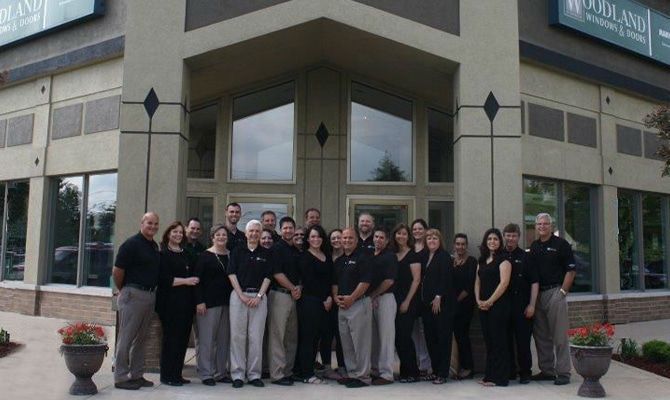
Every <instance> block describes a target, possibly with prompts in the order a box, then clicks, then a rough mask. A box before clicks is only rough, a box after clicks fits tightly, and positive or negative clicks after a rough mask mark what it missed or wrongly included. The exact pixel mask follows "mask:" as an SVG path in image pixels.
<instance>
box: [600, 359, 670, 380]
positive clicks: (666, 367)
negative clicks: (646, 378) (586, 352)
mask: <svg viewBox="0 0 670 400" xmlns="http://www.w3.org/2000/svg"><path fill="white" fill-rule="evenodd" d="M612 359H613V360H616V361H620V362H622V363H624V364H628V365H632V366H633V367H636V368H640V369H643V370H645V371H649V372H651V373H654V374H656V375H660V376H664V377H666V378H670V363H655V362H651V361H649V360H647V359H645V358H642V357H633V358H627V359H625V360H622V359H621V356H619V355H618V354H613V355H612Z"/></svg>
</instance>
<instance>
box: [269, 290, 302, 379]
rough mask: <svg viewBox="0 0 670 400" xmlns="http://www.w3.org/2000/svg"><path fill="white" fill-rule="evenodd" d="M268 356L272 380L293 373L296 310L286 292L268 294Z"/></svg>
mask: <svg viewBox="0 0 670 400" xmlns="http://www.w3.org/2000/svg"><path fill="white" fill-rule="evenodd" d="M268 302H269V304H270V306H269V311H268V320H269V324H268V326H269V329H270V332H269V333H268V334H269V337H268V357H269V360H268V361H269V367H270V378H272V380H273V381H276V380H278V379H281V378H284V377H288V376H291V375H293V364H294V363H295V353H296V351H297V349H298V312H297V310H296V305H295V300H293V297H291V295H290V294H288V293H282V292H279V291H276V290H271V291H270V293H269V294H268Z"/></svg>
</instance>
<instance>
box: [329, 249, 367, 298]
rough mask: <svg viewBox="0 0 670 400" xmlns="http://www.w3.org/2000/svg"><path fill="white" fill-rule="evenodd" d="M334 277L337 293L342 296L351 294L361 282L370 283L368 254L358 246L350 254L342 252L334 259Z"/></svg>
mask: <svg viewBox="0 0 670 400" xmlns="http://www.w3.org/2000/svg"><path fill="white" fill-rule="evenodd" d="M334 278H335V279H334V281H333V284H334V285H337V294H339V295H343V296H348V295H350V294H352V293H353V292H354V290H356V287H357V286H358V284H359V283H361V282H364V283H372V268H371V265H370V256H369V255H368V254H367V253H366V252H365V251H364V250H362V249H360V248H359V249H356V250H354V252H353V253H351V254H350V255H346V254H342V256H340V258H338V259H337V261H335V274H334Z"/></svg>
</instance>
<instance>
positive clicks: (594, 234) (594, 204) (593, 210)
mask: <svg viewBox="0 0 670 400" xmlns="http://www.w3.org/2000/svg"><path fill="white" fill-rule="evenodd" d="M522 179H523V180H524V181H525V180H527V179H529V180H535V181H544V182H549V183H554V184H556V202H557V204H556V206H557V207H556V210H557V215H552V218H553V219H554V227H555V228H556V230H558V234H559V237H561V238H565V184H566V183H568V184H576V185H583V186H586V187H588V188H589V207H590V212H589V222H588V223H589V225H590V226H591V231H590V238H589V240H590V241H591V260H590V261H591V290H590V291H588V292H575V295H577V296H582V295H590V294H597V293H600V282H599V279H598V276H599V272H600V268H599V267H600V264H599V262H600V258H601V256H600V254H599V248H598V238H599V237H600V236H602V235H601V232H600V230H599V227H598V203H599V202H598V190H597V189H598V188H597V186H594V185H592V184H589V183H584V182H575V181H568V180H560V179H552V178H544V177H538V176H534V175H523V177H522ZM523 186H524V187H525V185H523ZM522 197H523V196H522ZM522 201H523V200H522ZM522 205H523V217H524V220H523V225H522V229H521V230H522V232H521V238H520V243H523V244H524V246H525V244H526V237H525V235H526V230H525V222H526V221H525V217H526V205H525V202H523V204H522ZM573 251H574V249H573Z"/></svg>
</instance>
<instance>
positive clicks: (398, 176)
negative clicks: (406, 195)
mask: <svg viewBox="0 0 670 400" xmlns="http://www.w3.org/2000/svg"><path fill="white" fill-rule="evenodd" d="M371 173H372V175H373V177H372V178H371V179H369V181H372V182H406V181H408V180H409V179H407V173H406V172H405V171H403V170H402V169H400V167H398V165H397V164H396V163H394V162H393V160H391V155H390V154H389V152H388V151H385V152H384V157H382V159H381V160H379V166H378V167H377V168H375V169H374V170H372V171H371Z"/></svg>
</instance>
